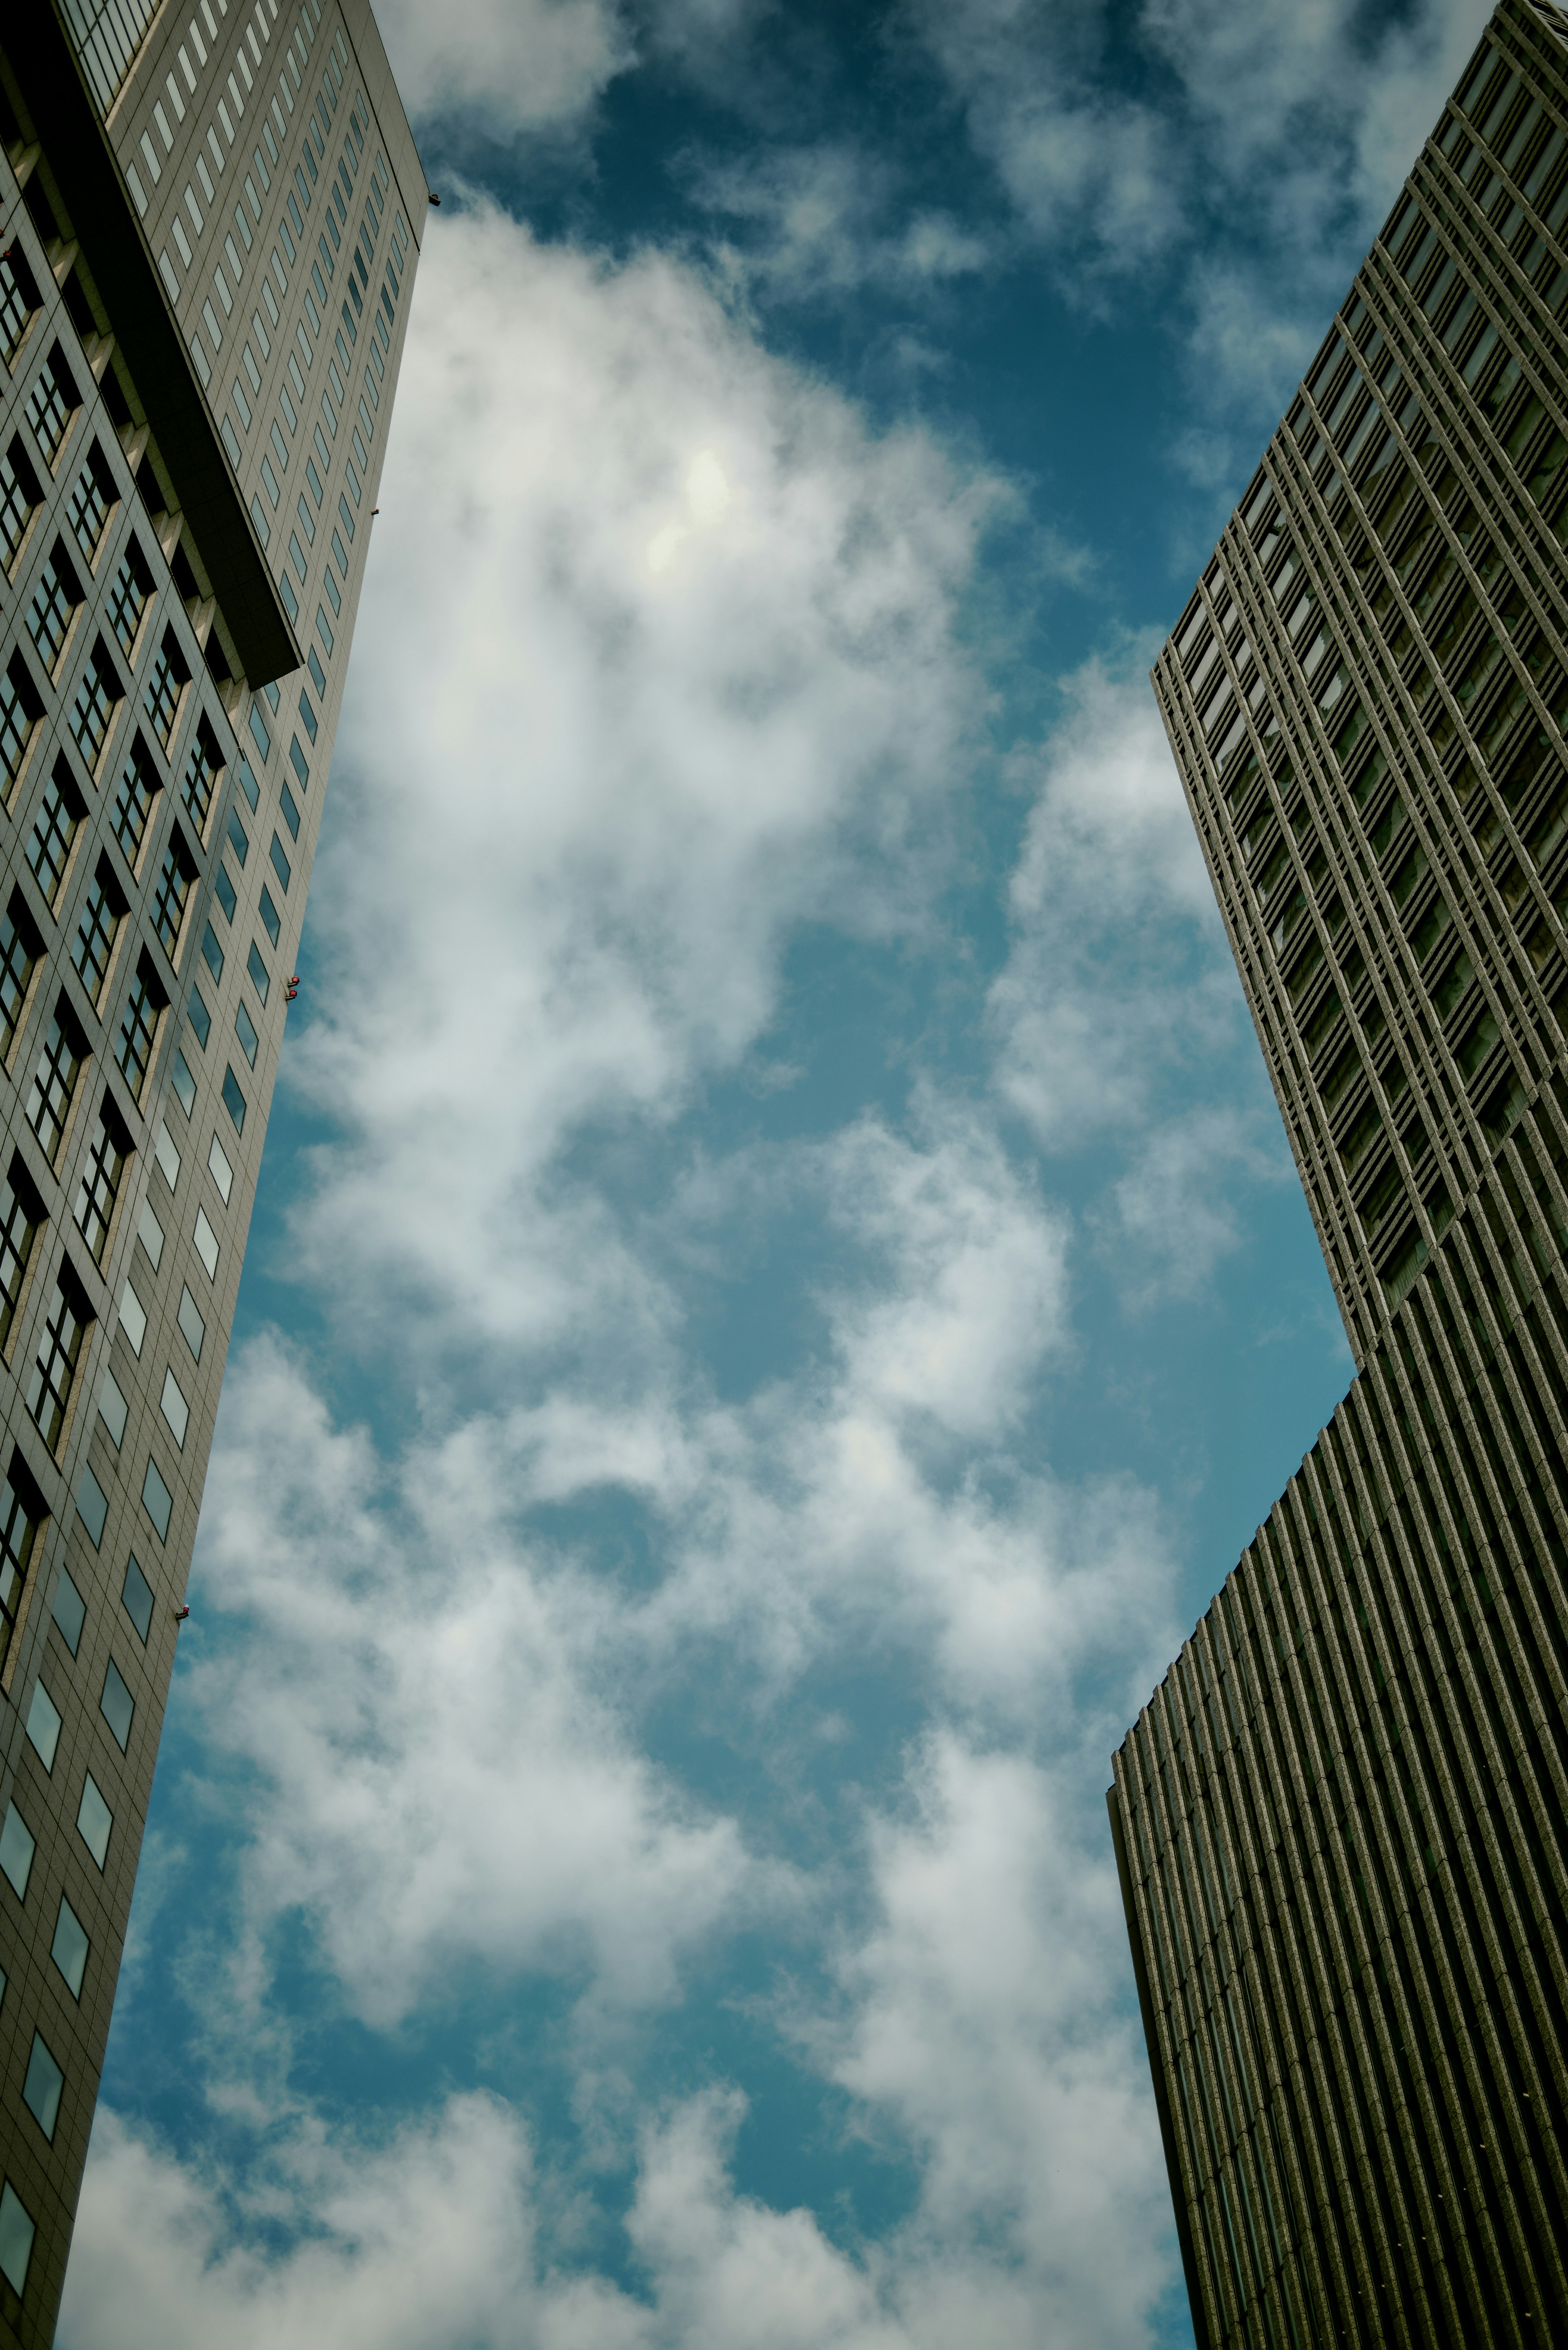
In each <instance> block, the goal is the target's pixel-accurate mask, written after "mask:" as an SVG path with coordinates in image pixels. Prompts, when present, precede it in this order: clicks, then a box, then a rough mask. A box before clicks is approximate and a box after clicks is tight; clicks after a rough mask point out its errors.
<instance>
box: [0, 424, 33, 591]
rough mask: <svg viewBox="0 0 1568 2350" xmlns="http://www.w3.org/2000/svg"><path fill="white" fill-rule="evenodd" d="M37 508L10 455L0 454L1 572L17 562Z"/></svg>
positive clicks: (3, 452)
mask: <svg viewBox="0 0 1568 2350" xmlns="http://www.w3.org/2000/svg"><path fill="white" fill-rule="evenodd" d="M35 504H36V500H35V499H34V497H33V494H32V491H31V488H30V486H29V484H27V483H26V481H25V480H24V479H23V477H22V473H21V470H20V468H19V467H18V466H17V465H16V463H15V461H14V459H13V458H12V455H11V452H10V451H9V450H8V449H4V450H0V568H3V569H5V570H6V571H9V570H10V568H11V566H12V565H13V563H15V562H16V557H17V555H18V554H19V553H20V551H21V546H22V541H23V540H24V538H26V535H27V524H28V522H29V521H30V519H31V517H32V513H33V508H34V505H35Z"/></svg>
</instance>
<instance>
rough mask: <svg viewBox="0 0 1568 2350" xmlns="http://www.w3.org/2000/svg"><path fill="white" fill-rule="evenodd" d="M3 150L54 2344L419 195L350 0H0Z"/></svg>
mask: <svg viewBox="0 0 1568 2350" xmlns="http://www.w3.org/2000/svg"><path fill="white" fill-rule="evenodd" d="M0 146H3V147H4V155H3V156H0V362H3V364H0V1419H3V1421H4V1430H3V1434H0V2344H3V2343H16V2344H22V2345H28V2350H35V2345H36V2350H43V2345H47V2344H48V2343H50V2342H51V2341H52V2339H53V2337H54V2330H55V2321H56V2315H57V2310H58V2306H59V2299H60V2292H61V2287H62V2284H63V2282H64V2277H65V2268H66V2258H67V2251H68V2249H69V2244H70V2233H71V2225H72V2220H73V2216H74V2213H75V2210H76V2204H77V2198H78V2192H79V2189H80V2186H81V2178H82V2168H83V2163H84V2160H85V2158H86V2154H87V2145H88V2131H89V2128H90V2126H91V2122H92V2115H93V2106H94V2100H95V2098H96V2095H97V2092H98V2084H99V2071H100V2067H101V2065H102V2062H103V2054H104V2044H105V2041H106V2039H107V2036H108V2032H109V2013H110V2010H111V2007H112V2004H113V1999H114V1986H115V1978H116V1974H117V1971H118V1969H119V1957H120V1952H121V1950H122V1948H123V1945H124V1939H125V1930H126V1922H127V1917H128V1913H129V1910H130V1896H131V1887H132V1885H133V1883H134V1880H135V1875H136V1864H137V1856H138V1852H139V1849H140V1840H141V1833H142V1826H143V1823H144V1821H145V1817H146V1810H147V1801H148V1795H149V1791H150V1788H151V1780H152V1772H153V1765H154V1763H155V1761H156V1757H157V1751H158V1739H159V1732H160V1729H161V1722H162V1716H163V1708H164V1701H165V1698H166V1696H167V1692H168V1686H169V1678H170V1673H171V1668H172V1664H173V1659H174V1649H175V1642H176V1638H177V1629H178V1620H179V1613H180V1609H181V1607H182V1599H183V1594H184V1589H185V1578H186V1575H187V1571H188V1569H189V1565H190V1560H191V1547H192V1539H193V1536H194V1534H195V1528H196V1516H197V1511H198V1509H199V1507H200V1503H201V1498H202V1482H203V1479H204V1476H205V1473H206V1466H207V1455H208V1449H209V1446H210V1444H211V1440H212V1431H213V1416H214V1413H215V1411H216V1409H217V1401H218V1391H219V1387H220V1385H221V1382H222V1378H223V1363H224V1359H225V1356H226V1353H227V1348H228V1340H229V1331H230V1325H231V1321H232V1318H233V1314H234V1297H235V1292H236V1290H237V1287H238V1284H239V1276H240V1266H241V1263H242V1261H243V1258H244V1244H245V1236H246V1231H247V1227H248V1224H249V1220H250V1214H251V1208H252V1203H253V1201H254V1194H255V1182H256V1173H257V1168H258V1164H259V1161H260V1158H261V1149H262V1140H263V1137H264V1134H265V1128H266V1119H267V1112H268V1108H269V1106H270V1102H271V1097H272V1089H273V1082H274V1078H275V1072H276V1067H277V1056H278V1052H279V1048H280V1045H281V1043H282V1038H283V1030H284V1021H285V1012H286V1003H287V1001H288V995H289V988H290V974H291V972H292V971H293V968H294V963H295V959H296V951H297V948H298V943H299V933H300V924H301V920H302V919H303V915H304V910H305V897H306V889H307V887H308V884H309V879H310V870H311V864H312V859H313V856H314V852H315V847H316V841H317V831H318V827H319V825H320V821H321V811H322V798H323V792H324V788H325V785H326V781H327V770H328V767H329V765H330V762H331V752H332V742H333V735H334V731H335V729H336V725H337V713H338V709H339V706H340V703H341V700H342V690H343V677H344V671H345V669H346V666H347V662H348V647H349V641H350V639H351V637H352V634H353V624H354V614H355V610H356V608H357V604H358V594H359V586H360V581H361V577H362V575H363V570H364V564H365V556H366V550H367V547H368V546H369V539H370V527H371V525H370V518H371V512H372V509H373V507H374V504H375V500H376V490H377V484H378V483H379V478H380V471H381V462H382V456H383V452H384V450H385V446H386V436H387V429H388V421H389V415H390V412H391V405H392V392H393V387H394V384H395V382H396V380H397V372H398V363H399V359H400V354H401V349H402V338H403V331H404V326H405V322H406V319H407V315H408V297H409V290H410V278H411V276H412V273H413V269H414V265H415V261H416V258H417V253H418V241H419V238H420V236H421V234H422V232H423V224H424V219H425V210H426V205H427V203H428V201H429V192H428V190H427V188H426V185H425V182H424V177H423V174H422V172H421V169H420V163H419V159H418V157H417V155H416V154H415V151H414V147H413V142H412V140H411V138H410V133H409V129H408V125H407V122H406V120H405V119H404V116H403V111H402V108H401V106H400V102H399V99H398V95H397V92H396V89H395V88H394V87H393V84H392V80H391V76H390V73H389V68H388V65H387V60H386V56H385V52H384V51H383V49H382V47H381V43H380V39H379V35H378V33H377V31H376V27H375V24H374V21H373V19H372V17H371V15H370V11H369V5H367V0H183V5H157V0H12V5H10V6H9V7H8V8H7V9H6V10H5V14H4V21H3V23H0Z"/></svg>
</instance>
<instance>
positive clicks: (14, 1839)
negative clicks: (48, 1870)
mask: <svg viewBox="0 0 1568 2350" xmlns="http://www.w3.org/2000/svg"><path fill="white" fill-rule="evenodd" d="M37 1848H38V1847H37V1845H36V1841H35V1839H34V1837H33V1835H32V1833H31V1831H30V1830H29V1828H28V1826H27V1823H26V1820H25V1819H24V1818H23V1817H22V1814H21V1813H20V1812H19V1811H18V1810H17V1809H16V1804H7V1805H6V1806H5V1826H4V1827H3V1828H0V1869H4V1870H5V1875H6V1877H7V1878H8V1879H9V1880H10V1885H11V1889H12V1891H13V1892H14V1893H15V1894H16V1898H17V1900H18V1901H25V1900H26V1898H27V1879H28V1878H29V1877H31V1875H32V1874H33V1855H34V1854H35V1852H36V1850H37Z"/></svg>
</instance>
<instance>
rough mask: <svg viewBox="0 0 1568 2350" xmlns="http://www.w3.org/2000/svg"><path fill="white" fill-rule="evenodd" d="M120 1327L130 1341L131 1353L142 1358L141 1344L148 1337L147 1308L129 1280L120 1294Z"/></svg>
mask: <svg viewBox="0 0 1568 2350" xmlns="http://www.w3.org/2000/svg"><path fill="white" fill-rule="evenodd" d="M119 1326H120V1328H121V1329H122V1330H123V1331H124V1332H125V1335H126V1336H127V1337H128V1338H129V1339H130V1351H131V1353H132V1354H133V1355H137V1356H140V1352H141V1342H142V1340H143V1338H145V1337H146V1336H147V1308H146V1307H145V1305H143V1304H142V1303H141V1300H140V1297H139V1296H138V1295H137V1294H136V1291H135V1289H134V1287H133V1286H132V1284H131V1283H130V1279H129V1278H128V1279H127V1281H126V1284H125V1287H124V1288H123V1289H122V1290H121V1291H120V1294H119Z"/></svg>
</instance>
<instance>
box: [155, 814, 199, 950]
mask: <svg viewBox="0 0 1568 2350" xmlns="http://www.w3.org/2000/svg"><path fill="white" fill-rule="evenodd" d="M190 888H191V877H190V875H189V874H188V873H187V872H186V871H185V869H184V867H183V866H182V863H181V861H180V852H179V850H178V848H176V847H175V845H174V843H173V842H172V841H171V842H170V844H169V846H168V847H167V848H166V849H165V850H164V852H163V863H162V866H161V869H160V871H159V875H158V887H157V888H156V889H154V891H153V893H152V927H153V929H154V930H155V931H157V933H158V940H159V944H160V945H161V947H162V949H163V951H164V953H165V954H166V955H167V956H168V958H169V960H170V962H173V960H174V949H175V947H176V946H177V945H178V943H179V940H180V924H181V922H182V920H183V918H184V912H185V899H186V897H187V896H188V894H189V892H190Z"/></svg>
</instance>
